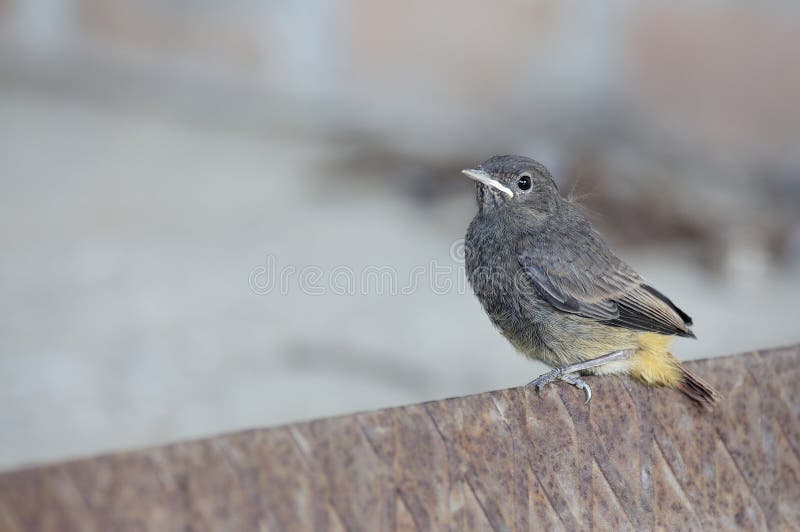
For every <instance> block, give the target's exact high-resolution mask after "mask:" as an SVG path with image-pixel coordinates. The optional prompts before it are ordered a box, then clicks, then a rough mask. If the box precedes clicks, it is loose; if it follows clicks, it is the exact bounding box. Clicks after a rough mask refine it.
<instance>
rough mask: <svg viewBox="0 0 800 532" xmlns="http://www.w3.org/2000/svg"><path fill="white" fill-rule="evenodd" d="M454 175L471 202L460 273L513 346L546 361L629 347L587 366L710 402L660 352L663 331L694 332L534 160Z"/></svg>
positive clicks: (709, 393) (500, 159)
mask: <svg viewBox="0 0 800 532" xmlns="http://www.w3.org/2000/svg"><path fill="white" fill-rule="evenodd" d="M464 173H465V174H467V175H468V176H469V177H471V178H472V179H475V180H476V187H477V189H476V197H477V201H478V213H477V214H476V215H475V218H474V219H473V220H472V222H471V223H470V225H469V228H468V230H467V236H466V245H465V252H466V253H465V261H466V271H467V277H468V280H469V282H470V285H471V286H472V288H473V291H474V292H475V295H476V296H477V298H478V300H479V301H480V302H481V304H482V306H483V308H484V309H485V310H486V312H487V314H488V315H489V317H490V318H491V320H492V322H493V323H494V324H495V325H496V326H497V327H498V329H499V330H500V332H501V333H502V334H503V335H504V336H505V337H506V338H508V340H509V341H510V342H511V343H512V344H513V345H514V346H515V347H516V348H517V349H518V350H519V351H521V352H522V353H524V354H525V355H527V356H529V357H531V358H536V359H539V360H542V361H544V362H546V363H548V364H550V365H553V366H562V365H568V364H569V365H572V364H575V363H578V362H582V361H586V360H590V359H595V358H597V357H601V356H602V355H606V354H608V353H610V352H612V351H620V350H623V351H630V352H631V353H633V354H634V356H632V357H631V359H630V360H626V361H619V360H617V359H615V360H614V361H613V362H611V363H609V364H607V365H605V366H602V367H596V368H595V367H593V368H592V369H591V372H595V373H629V374H631V375H634V376H637V377H638V378H640V379H642V380H643V381H645V382H648V383H651V384H663V385H669V386H675V387H679V388H681V389H682V390H683V391H684V392H685V393H687V394H688V395H690V396H691V397H692V398H693V399H695V400H698V401H700V402H703V401H705V402H707V403H711V402H713V400H714V397H715V392H714V391H713V390H712V389H711V388H710V387H709V386H708V385H706V384H705V383H703V382H702V381H701V380H700V379H698V378H696V377H695V376H694V375H691V374H690V373H689V372H688V371H686V370H685V369H684V368H683V367H682V366H681V365H680V363H679V362H678V361H677V359H675V358H674V357H673V356H672V355H671V354H670V353H669V352H668V351H667V348H668V338H666V337H668V336H685V337H691V338H694V334H693V333H692V331H691V329H690V327H691V325H692V320H691V318H690V317H689V316H688V315H687V314H686V313H685V312H683V311H682V310H680V309H679V308H678V307H677V306H676V305H675V304H674V303H673V302H672V301H670V300H669V299H668V298H667V297H666V296H665V295H664V294H662V293H661V292H659V291H658V290H656V289H655V288H653V287H652V286H650V285H649V284H648V283H647V282H646V281H645V280H644V279H643V278H642V277H641V276H640V275H639V274H638V273H636V271H634V269H633V268H631V267H630V266H629V265H628V264H626V263H625V262H624V261H622V260H621V259H620V258H619V257H617V256H616V255H615V254H614V253H613V252H612V251H611V249H610V248H609V246H608V245H607V244H606V242H605V241H604V240H603V239H602V237H601V236H600V235H599V234H598V233H597V232H596V231H595V230H594V229H593V228H592V226H591V224H590V223H589V221H588V220H587V219H586V218H585V217H584V216H583V214H581V213H580V211H579V210H578V209H577V208H576V207H575V206H574V205H573V204H572V203H571V202H570V201H569V200H567V199H565V198H562V197H561V196H560V194H559V192H558V187H557V186H556V183H555V182H554V181H553V178H552V176H551V175H550V173H549V172H548V170H547V169H546V168H545V167H544V166H543V165H542V164H540V163H538V162H536V161H534V160H533V159H529V158H527V157H520V156H514V155H504V156H496V157H492V158H491V159H489V160H487V161H486V162H484V163H483V164H481V165H480V166H479V167H478V168H477V169H474V170H465V171H464ZM653 333H656V334H653ZM648 335H650V336H648ZM661 335H663V336H661ZM658 338H664V339H663V340H659V339H658ZM598 366H599V365H598ZM571 379H572V381H574V380H575V379H574V378H571ZM551 380H552V379H551ZM563 380H566V379H563ZM578 380H580V379H578ZM546 382H549V380H548V381H546ZM581 383H582V381H581ZM582 385H584V386H585V383H582ZM586 388H587V389H588V386H586ZM698 390H700V391H698Z"/></svg>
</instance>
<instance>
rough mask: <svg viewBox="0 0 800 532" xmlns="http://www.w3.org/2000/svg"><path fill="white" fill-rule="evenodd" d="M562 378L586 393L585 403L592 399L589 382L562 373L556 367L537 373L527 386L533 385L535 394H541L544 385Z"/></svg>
mask: <svg viewBox="0 0 800 532" xmlns="http://www.w3.org/2000/svg"><path fill="white" fill-rule="evenodd" d="M556 380H562V381H564V382H566V383H567V384H571V385H573V386H575V387H576V388H580V389H581V390H583V393H584V394H586V403H585V404H589V401H591V400H592V388H591V386H589V384H587V383H586V381H585V380H583V379H582V378H580V377H578V376H577V375H572V374H570V373H564V372H563V370H562V369H561V368H556V369H554V370H552V371H548V372H547V373H543V374H542V375H539V376H538V377H536V378H535V379H533V380H532V381H531V382H529V383H528V386H533V387H534V388H535V389H536V395H541V392H542V388H544V387H545V385H547V384H550V383H551V382H553V381H556Z"/></svg>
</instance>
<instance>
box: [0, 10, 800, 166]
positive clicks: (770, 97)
mask: <svg viewBox="0 0 800 532" xmlns="http://www.w3.org/2000/svg"><path fill="white" fill-rule="evenodd" d="M797 13H798V9H797V8H795V7H792V6H788V5H786V6H776V5H770V6H756V5H751V6H743V5H736V6H727V5H721V4H718V3H715V2H698V3H693V4H691V5H688V4H687V5H681V6H670V5H664V4H660V5H650V6H643V5H633V4H629V3H626V2H622V1H619V2H608V3H603V4H602V5H591V6H587V5H586V4H584V3H581V2H577V1H566V2H560V3H556V2H550V1H540V2H534V3H530V2H523V1H521V0H514V1H513V2H511V3H506V4H503V7H502V9H500V8H497V7H494V6H490V5H489V4H486V3H485V2H479V1H477V0H468V1H466V2H425V1H423V0H411V1H410V2H404V3H376V2H371V1H368V0H344V1H342V2H339V3H336V4H333V5H331V4H330V3H328V2H325V1H323V0H303V1H302V2H270V3H262V2H255V1H252V0H232V1H229V2H224V1H222V0H205V1H203V2H190V1H186V0H171V1H156V0H60V1H59V0H0V16H2V17H4V18H6V19H8V22H10V24H8V25H10V26H11V27H16V28H17V30H16V31H17V33H18V35H17V36H18V37H19V38H20V39H21V40H22V41H25V42H29V43H31V42H32V43H35V42H36V37H35V36H34V37H31V38H29V39H28V38H27V37H26V33H30V32H34V33H35V31H40V32H41V33H42V35H47V36H48V37H47V38H48V39H49V42H50V46H49V50H50V51H51V52H52V53H53V54H54V55H57V54H59V53H62V52H63V51H64V50H67V49H72V50H78V53H81V52H82V51H91V52H92V53H103V54H111V55H112V56H113V55H114V54H122V57H121V58H120V59H119V61H116V63H117V64H124V63H125V57H127V56H125V54H128V55H131V52H132V53H133V54H132V55H133V56H134V57H135V58H136V65H137V68H141V67H142V65H145V66H147V65H150V66H152V67H154V68H165V67H166V68H170V69H172V68H173V67H174V66H176V65H179V66H180V65H189V66H191V67H192V68H194V69H195V70H196V71H200V72H204V73H207V74H210V75H211V76H217V77H219V78H220V79H222V80H238V81H242V80H244V81H245V82H256V84H257V85H258V86H260V87H262V88H264V89H265V90H267V91H269V90H275V91H279V92H281V93H283V94H288V95H291V96H292V97H295V98H299V99H301V100H302V99H304V98H306V99H313V100H319V101H324V102H326V103H331V102H333V103H338V104H340V105H342V106H344V107H343V109H345V112H344V116H345V117H346V116H348V115H347V110H348V109H349V112H350V113H352V112H353V111H357V112H358V113H359V114H358V119H359V120H361V121H362V122H364V121H368V120H369V117H377V118H375V120H377V124H378V127H381V120H382V119H381V117H385V116H386V115H387V114H389V115H391V117H392V122H393V124H394V126H395V127H398V128H400V129H402V128H403V127H404V126H405V127H406V128H407V129H408V130H413V129H414V128H415V127H417V126H419V127H422V128H423V129H429V130H430V131H437V132H438V133H442V132H447V131H448V130H449V131H463V130H464V129H465V128H464V124H465V123H467V121H468V120H469V119H471V118H472V119H474V118H475V117H476V116H477V120H478V122H480V123H482V124H485V123H488V122H489V121H490V120H494V121H495V124H494V126H492V125H489V126H488V127H489V128H491V127H494V128H495V129H498V130H500V131H502V130H503V128H506V129H507V128H512V129H513V128H517V129H518V130H519V131H528V132H531V133H536V132H537V128H539V129H540V130H539V131H538V132H539V133H541V129H543V128H549V129H547V131H546V132H547V134H548V135H550V136H552V135H553V131H552V127H553V126H552V124H553V123H555V124H556V125H558V124H560V123H561V122H570V121H571V122H572V123H573V126H572V127H573V128H575V129H578V130H580V129H581V128H585V127H588V126H587V124H588V123H589V122H591V120H593V119H594V118H595V116H596V115H598V114H599V113H601V112H604V111H606V110H607V109H608V108H609V104H610V103H614V102H615V101H616V102H617V103H618V102H620V101H621V102H624V105H623V107H624V109H625V110H626V111H631V110H634V109H638V113H639V115H638V119H642V118H643V119H644V120H656V121H658V122H660V123H663V124H664V125H666V126H667V127H668V128H672V129H673V130H674V131H676V132H677V133H676V135H677V136H681V135H684V134H685V133H691V135H689V136H690V138H692V139H693V140H694V141H701V142H708V143H710V144H711V145H716V146H719V147H722V148H724V149H737V150H738V149H742V148H754V149H767V148H769V149H771V150H773V151H774V150H778V151H780V150H784V151H785V150H789V149H791V147H793V146H795V145H796V143H797V140H798V138H800V107H798V106H797V105H796V101H795V100H796V97H797V94H800V66H799V65H800V61H797V59H796V55H797V50H800V42H799V40H800V37H798V36H799V35H800V17H797V16H796V15H797ZM20 14H22V15H20ZM15 17H17V18H25V19H26V20H28V22H27V23H19V24H16V25H15V24H14V21H15ZM48 17H49V19H50V20H49V21H48ZM38 19H42V20H43V21H44V22H41V23H40V22H35V21H37V20H38ZM31 21H34V22H31ZM37 28H38V29H37ZM41 28H45V29H46V31H45V30H42V29H41ZM59 28H60V29H59ZM26 39H27V40H26ZM59 39H61V40H63V41H64V42H63V43H60V42H59ZM7 41H8V39H3V40H2V42H7ZM115 57H116V56H115ZM587 102H588V103H587ZM470 123H474V120H473V122H470ZM501 126H502V127H501ZM437 127H438V129H437ZM445 136H446V135H445ZM515 136H518V134H515V133H514V132H513V131H512V132H511V133H509V137H511V138H513V137H515Z"/></svg>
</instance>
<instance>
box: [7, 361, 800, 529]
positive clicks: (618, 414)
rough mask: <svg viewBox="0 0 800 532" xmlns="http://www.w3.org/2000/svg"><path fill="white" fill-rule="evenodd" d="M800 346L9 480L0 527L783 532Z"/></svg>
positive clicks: (798, 411)
mask: <svg viewBox="0 0 800 532" xmlns="http://www.w3.org/2000/svg"><path fill="white" fill-rule="evenodd" d="M799 355H800V346H794V347H788V348H783V349H776V350H771V351H764V352H756V353H749V354H746V355H741V356H735V357H728V358H719V359H713V360H705V361H698V362H692V363H690V366H691V367H692V370H693V371H695V372H696V373H697V374H699V375H701V376H702V377H703V378H704V379H707V380H708V381H710V382H711V383H712V384H713V385H714V386H715V387H716V388H717V389H718V390H720V391H723V392H724V395H725V397H724V399H723V400H722V403H721V404H720V405H719V407H718V408H717V409H716V410H715V411H714V412H711V413H709V412H705V411H702V410H699V409H698V408H697V407H695V406H694V405H692V404H690V403H689V401H688V400H686V399H684V398H683V397H682V396H681V395H680V394H679V393H677V392H674V391H670V390H664V389H649V388H645V387H643V386H641V385H639V384H636V383H634V382H632V381H630V380H623V379H616V378H595V379H593V380H592V382H591V384H592V387H593V389H594V391H595V395H594V399H592V402H591V405H590V406H588V407H587V406H584V404H583V398H582V395H581V394H579V393H576V392H575V390H574V389H572V388H571V387H568V386H552V387H549V388H547V389H546V390H545V391H544V393H543V394H542V397H541V398H539V397H537V396H536V395H535V394H534V393H532V392H531V391H530V390H526V389H523V388H515V389H510V390H502V391H497V392H489V393H484V394H480V395H474V396H470V397H460V398H456V399H447V400H444V401H434V402H430V403H425V404H419V405H412V406H408V407H403V408H392V409H388V410H382V411H378V412H369V413H363V414H355V415H350V416H344V417H338V418H332V419H322V420H319V421H312V422H308V423H298V424H295V425H289V426H285V427H277V428H272V429H260V430H251V431H247V432H242V433H237V434H230V435H225V436H218V437H214V438H209V439H205V440H199V441H191V442H186V443H178V444H174V445H167V446H164V447H159V448H154V449H148V450H142V451H134V452H125V453H118V454H112V455H108V456H100V457H97V458H90V459H84V460H77V461H72V462H65V463H60V464H53V465H46V466H43V467H34V468H30V469H24V470H20V471H12V472H9V473H5V474H2V475H0V530H3V531H23V530H24V531H27V530H53V531H59V532H60V531H69V530H115V531H116V530H133V529H135V530H159V531H160V530H311V529H317V530H342V529H345V530H369V531H372V530H391V529H403V530H405V529H417V530H432V529H442V528H450V529H455V530H464V529H494V530H508V529H513V530H527V529H528V528H530V527H535V528H546V529H569V530H574V529H582V528H592V527H594V528H602V529H608V528H615V529H616V528H621V529H637V530H647V529H657V528H663V527H666V528H680V529H685V528H692V529H697V530H700V529H706V530H712V529H720V528H723V529H730V528H734V527H745V528H750V529H752V528H756V529H763V528H765V527H769V528H777V529H786V528H790V525H793V526H795V527H796V526H798V524H800V417H799V416H800V356H799Z"/></svg>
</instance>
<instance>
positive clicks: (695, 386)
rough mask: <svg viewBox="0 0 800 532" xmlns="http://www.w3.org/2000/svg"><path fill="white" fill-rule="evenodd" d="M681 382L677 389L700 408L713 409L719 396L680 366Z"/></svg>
mask: <svg viewBox="0 0 800 532" xmlns="http://www.w3.org/2000/svg"><path fill="white" fill-rule="evenodd" d="M680 370H681V382H680V384H679V385H678V389H679V390H680V391H682V392H683V393H685V394H686V395H687V396H688V397H689V399H691V400H692V401H695V402H696V403H697V404H699V405H700V406H706V407H713V406H714V404H715V403H716V402H717V401H718V400H719V399H720V394H719V392H717V391H716V390H715V389H714V388H712V387H711V385H710V384H708V383H707V382H705V381H704V380H703V379H701V378H700V377H698V376H697V375H695V374H694V373H692V372H691V371H689V370H688V369H686V368H685V367H683V365H682V364H681V365H680Z"/></svg>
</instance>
